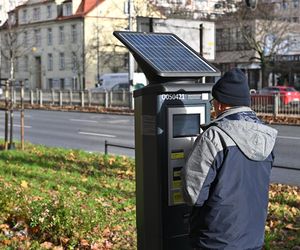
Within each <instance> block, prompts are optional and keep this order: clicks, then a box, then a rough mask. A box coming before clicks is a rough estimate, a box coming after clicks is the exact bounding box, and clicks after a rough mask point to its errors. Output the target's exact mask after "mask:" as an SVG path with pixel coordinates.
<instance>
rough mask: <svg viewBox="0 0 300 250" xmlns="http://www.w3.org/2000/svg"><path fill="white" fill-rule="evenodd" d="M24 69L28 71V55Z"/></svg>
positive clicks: (25, 57) (25, 58)
mask: <svg viewBox="0 0 300 250" xmlns="http://www.w3.org/2000/svg"><path fill="white" fill-rule="evenodd" d="M24 71H25V72H28V56H24Z"/></svg>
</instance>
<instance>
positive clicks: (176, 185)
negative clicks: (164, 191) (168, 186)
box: [173, 180, 181, 188]
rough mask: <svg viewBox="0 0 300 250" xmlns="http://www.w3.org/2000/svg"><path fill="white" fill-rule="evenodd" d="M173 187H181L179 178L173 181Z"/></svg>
mask: <svg viewBox="0 0 300 250" xmlns="http://www.w3.org/2000/svg"><path fill="white" fill-rule="evenodd" d="M173 188H181V180H176V181H173Z"/></svg>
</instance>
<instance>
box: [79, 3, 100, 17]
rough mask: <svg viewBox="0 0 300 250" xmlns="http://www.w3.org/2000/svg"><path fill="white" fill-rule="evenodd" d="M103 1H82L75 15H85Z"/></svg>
mask: <svg viewBox="0 0 300 250" xmlns="http://www.w3.org/2000/svg"><path fill="white" fill-rule="evenodd" d="M103 2H104V0H82V1H81V3H80V5H79V7H78V9H77V11H76V13H75V15H76V14H81V15H85V14H87V13H89V12H90V11H91V10H93V9H94V8H95V7H96V6H97V5H99V4H101V3H103Z"/></svg>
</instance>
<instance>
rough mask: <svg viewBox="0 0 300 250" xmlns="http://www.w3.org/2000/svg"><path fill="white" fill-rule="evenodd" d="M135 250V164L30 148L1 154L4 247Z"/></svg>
mask: <svg viewBox="0 0 300 250" xmlns="http://www.w3.org/2000/svg"><path fill="white" fill-rule="evenodd" d="M43 243H44V245H47V244H48V245H49V244H50V245H51V244H52V246H63V247H64V248H65V249H68V248H69V249H73V248H76V247H80V248H84V246H85V247H87V246H91V245H92V246H94V247H99V249H100V247H103V246H110V245H112V246H113V247H114V249H120V248H119V247H120V246H122V249H134V248H135V246H136V234H135V183H134V163H133V160H132V159H128V158H125V157H113V156H104V155H99V154H89V153H85V152H82V151H78V150H64V149H59V148H47V147H42V146H33V145H26V150H25V151H24V152H22V151H18V150H10V151H1V152H0V248H1V249H3V248H5V247H6V249H14V247H16V246H18V247H23V248H24V249H40V248H41V245H42V244H43Z"/></svg>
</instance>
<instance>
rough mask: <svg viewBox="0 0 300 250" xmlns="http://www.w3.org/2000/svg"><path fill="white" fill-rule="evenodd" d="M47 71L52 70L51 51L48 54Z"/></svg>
mask: <svg viewBox="0 0 300 250" xmlns="http://www.w3.org/2000/svg"><path fill="white" fill-rule="evenodd" d="M47 66H48V71H52V70H53V56H52V54H51V53H49V54H48V63H47Z"/></svg>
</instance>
